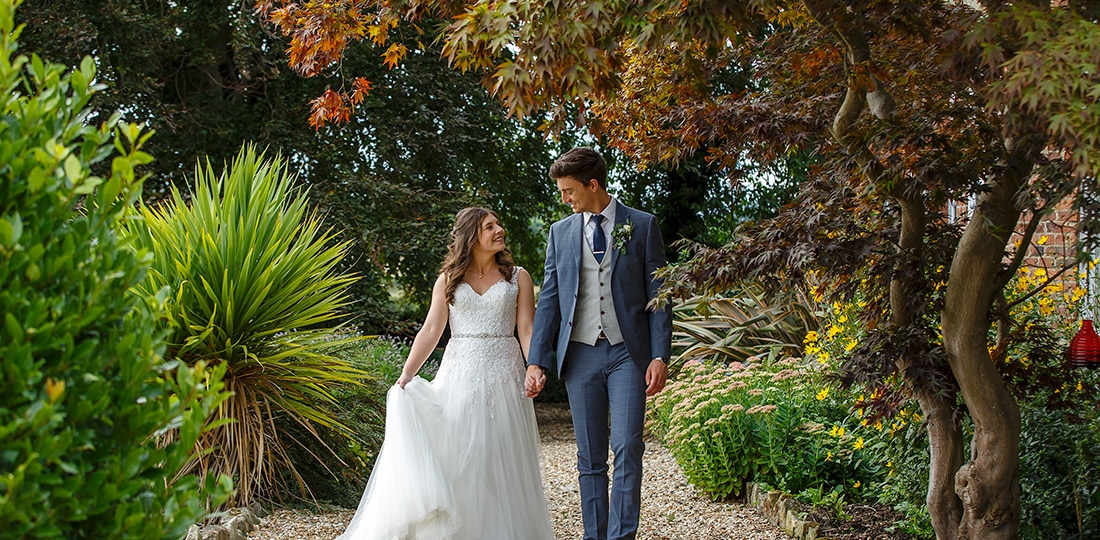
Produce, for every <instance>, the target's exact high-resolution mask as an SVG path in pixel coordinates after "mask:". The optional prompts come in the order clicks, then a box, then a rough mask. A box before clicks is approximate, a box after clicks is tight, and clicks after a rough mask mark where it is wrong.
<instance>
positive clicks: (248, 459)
mask: <svg viewBox="0 0 1100 540" xmlns="http://www.w3.org/2000/svg"><path fill="white" fill-rule="evenodd" d="M293 184H294V175H293V174H291V173H290V172H289V170H288V165H287V163H286V161H285V160H283V159H280V158H275V159H273V160H268V159H265V158H264V157H263V155H261V154H257V152H256V151H255V149H254V148H252V147H249V146H246V147H244V148H242V150H241V152H240V154H239V155H238V156H237V158H236V159H235V160H234V161H233V163H232V164H231V165H229V166H228V167H227V168H226V170H225V171H224V172H223V173H222V174H221V175H220V176H218V175H215V174H214V171H213V170H212V169H211V167H210V165H209V164H207V166H206V167H205V168H201V167H200V168H198V169H197V170H196V171H195V185H194V190H193V192H192V193H191V194H190V197H189V198H188V199H186V200H185V198H184V197H183V196H182V195H181V194H180V192H179V191H178V190H176V189H173V190H172V200H171V203H169V204H165V205H164V206H161V207H158V208H149V207H142V208H141V216H142V218H143V219H142V220H141V221H137V220H135V221H134V222H133V223H132V224H131V227H130V228H129V231H130V235H131V237H132V240H133V242H134V244H135V246H136V247H137V249H139V250H148V251H149V252H151V253H152V254H153V262H152V268H151V270H150V272H149V273H148V276H147V278H146V279H145V280H144V281H143V282H142V283H141V284H139V285H138V286H137V287H136V289H137V290H138V291H139V292H140V293H141V294H144V295H147V296H153V295H156V294H158V292H159V291H164V290H171V291H172V293H171V297H170V298H169V300H168V302H167V313H168V321H167V322H168V324H166V325H165V327H166V328H168V329H169V334H168V340H167V341H168V352H167V356H168V357H170V358H178V359H179V360H181V361H183V362H186V363H188V364H195V363H197V362H200V361H208V362H211V363H220V364H224V365H225V366H226V372H225V384H226V388H227V389H229V390H231V391H232V392H233V397H232V398H231V399H230V400H229V401H228V402H227V403H226V404H225V405H224V406H222V407H220V408H219V409H218V414H217V417H216V418H214V419H213V420H212V422H213V424H214V425H215V426H216V428H215V429H213V430H212V431H211V432H209V433H208V434H207V435H206V436H204V437H203V438H202V439H201V440H200V441H199V446H198V448H199V449H200V450H202V451H201V452H199V453H198V454H197V456H196V459H195V461H194V463H193V466H194V468H195V470H197V471H199V472H200V473H201V474H202V475H204V476H205V475H208V474H210V473H216V474H220V473H225V474H229V475H231V476H233V477H236V478H238V479H239V481H238V483H237V487H238V492H237V495H236V500H235V501H234V502H235V503H238V504H239V503H244V502H248V501H252V500H254V499H255V498H257V497H271V496H274V495H276V494H277V493H279V492H280V491H281V490H282V489H281V488H282V486H280V481H281V480H282V479H283V478H285V476H284V475H281V474H280V473H281V472H289V473H290V476H291V477H292V478H294V480H295V481H296V483H297V484H298V487H299V488H301V489H302V491H303V492H304V491H305V484H304V481H303V480H302V479H301V478H300V477H299V476H298V474H297V472H296V470H295V469H294V466H293V463H292V461H291V460H290V458H289V456H288V455H287V451H286V448H287V446H288V445H289V444H291V443H293V442H294V441H295V439H294V438H293V437H289V436H286V435H288V432H286V431H285V428H286V426H288V425H291V424H293V423H297V424H298V425H299V426H300V427H301V428H302V429H304V430H305V431H306V432H307V433H310V434H311V436H315V437H316V436H317V435H316V431H315V426H316V425H320V426H325V427H331V428H335V429H336V430H337V432H338V433H341V434H344V435H345V436H350V430H349V429H348V427H347V426H346V425H344V424H343V423H342V422H341V421H340V420H339V418H338V417H337V416H336V415H334V414H333V413H332V411H331V410H329V407H331V406H332V405H334V404H335V403H336V398H335V397H334V396H333V395H332V390H331V388H332V386H333V385H334V384H339V383H354V382H355V381H356V380H357V379H358V378H359V377H360V376H361V373H360V372H359V370H357V369H355V368H354V367H352V366H351V365H349V364H348V362H346V361H344V360H341V359H340V358H338V357H336V356H333V355H332V354H331V353H330V352H329V351H330V350H331V349H332V348H333V347H334V346H337V345H338V344H339V343H341V341H342V340H343V341H346V340H351V339H355V338H343V337H341V336H343V335H344V334H346V333H347V331H346V330H344V329H342V328H341V325H340V324H338V322H337V321H338V319H340V317H341V314H340V309H341V308H343V307H344V306H345V305H346V304H347V302H348V298H347V296H346V289H347V286H348V284H349V283H350V282H351V281H352V280H353V277H351V276H347V275H341V274H339V273H338V272H336V271H334V268H335V267H336V265H337V263H338V262H339V261H340V260H341V259H342V258H343V257H344V255H345V254H346V249H347V244H346V243H339V242H336V241H334V239H333V235H332V233H331V232H325V231H323V230H322V229H321V225H320V218H319V217H318V216H317V215H316V214H315V213H313V212H311V211H309V209H308V208H307V203H306V200H307V199H306V196H305V194H304V193H299V192H297V191H296V190H295V189H294V187H293ZM188 201H189V203H190V204H188ZM316 458H317V459H323V458H322V456H316Z"/></svg>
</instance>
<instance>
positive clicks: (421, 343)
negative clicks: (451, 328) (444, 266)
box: [397, 274, 530, 388]
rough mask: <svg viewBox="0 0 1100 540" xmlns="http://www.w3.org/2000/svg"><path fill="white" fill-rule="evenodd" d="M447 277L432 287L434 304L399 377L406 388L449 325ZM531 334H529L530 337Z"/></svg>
mask: <svg viewBox="0 0 1100 540" xmlns="http://www.w3.org/2000/svg"><path fill="white" fill-rule="evenodd" d="M446 287H447V278H446V276H444V275H443V274H439V277H438V278H436V280H435V285H434V286H433V287H432V304H431V306H430V307H429V308H428V316H427V317H426V318H425V319H424V326H421V327H420V331H419V332H417V333H416V338H415V339H413V344H412V348H410V349H409V357H408V359H406V360H405V367H404V368H402V370H401V377H400V378H398V379H397V386H400V387H401V388H405V385H406V384H408V382H409V381H411V380H412V378H413V377H414V376H415V375H416V372H418V371H420V366H423V365H424V361H425V360H427V359H428V355H430V354H432V350H433V349H435V346H436V344H437V343H439V336H441V335H443V329H444V328H446V327H447V315H448V314H449V312H450V310H449V309H448V306H447V298H446V296H445V289H446ZM529 337H530V334H528V338H529Z"/></svg>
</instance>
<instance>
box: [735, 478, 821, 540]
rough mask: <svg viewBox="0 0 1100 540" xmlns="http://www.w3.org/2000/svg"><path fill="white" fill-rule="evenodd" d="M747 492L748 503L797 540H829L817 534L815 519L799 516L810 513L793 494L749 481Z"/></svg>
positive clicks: (817, 528) (817, 524) (818, 527)
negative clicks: (772, 489)
mask: <svg viewBox="0 0 1100 540" xmlns="http://www.w3.org/2000/svg"><path fill="white" fill-rule="evenodd" d="M745 490H746V492H747V493H748V495H749V497H748V499H749V504H751V505H752V506H753V508H756V511H757V512H760V514H761V515H763V516H764V519H767V520H768V522H770V523H774V524H775V525H777V526H778V527H779V528H780V529H783V532H785V533H787V534H789V535H791V536H793V537H795V538H796V539H798V540H829V539H828V538H827V537H825V536H818V535H817V534H818V532H820V531H821V525H820V524H819V523H817V522H816V521H806V520H804V519H802V518H801V517H799V516H805V515H808V514H809V513H810V509H809V508H807V507H806V505H805V504H803V503H801V502H799V501H798V500H796V499H795V498H794V497H793V496H791V495H790V494H788V493H783V492H782V491H765V490H764V489H762V488H761V487H760V485H759V484H754V483H750V484H748V485H746V486H745Z"/></svg>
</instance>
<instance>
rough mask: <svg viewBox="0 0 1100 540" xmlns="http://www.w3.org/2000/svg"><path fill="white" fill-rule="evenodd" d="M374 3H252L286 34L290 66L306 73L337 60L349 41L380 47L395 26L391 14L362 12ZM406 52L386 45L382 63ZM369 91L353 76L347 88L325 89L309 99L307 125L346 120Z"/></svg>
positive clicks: (336, 0)
mask: <svg viewBox="0 0 1100 540" xmlns="http://www.w3.org/2000/svg"><path fill="white" fill-rule="evenodd" d="M377 7H378V5H377V3H375V2H368V1H367V0H327V1H307V2H294V1H291V0H257V2H256V11H257V13H258V14H259V15H260V16H261V17H264V18H266V19H267V20H269V21H271V23H272V24H274V25H275V28H276V29H278V30H279V31H280V32H282V33H283V35H286V36H289V37H290V46H289V47H288V48H287V56H288V59H289V64H290V67H292V68H293V69H294V70H295V71H297V72H298V73H301V74H302V75H303V76H306V77H313V76H315V75H319V74H321V73H322V72H323V71H324V70H325V69H326V68H328V67H329V66H332V65H333V64H337V63H338V62H339V61H340V59H341V58H342V57H343V55H344V53H345V52H346V50H347V48H348V46H349V45H350V44H351V43H352V42H355V41H359V40H363V39H370V40H371V41H373V42H374V43H375V44H376V45H384V44H385V43H386V41H387V38H388V31H389V30H390V29H391V28H393V27H395V26H397V17H396V16H395V15H394V14H393V13H389V12H386V11H384V10H383V11H379V12H377V13H367V10H368V9H371V8H377ZM383 7H384V6H383ZM407 52H408V50H407V48H406V47H405V46H404V45H402V44H399V43H394V44H391V45H390V46H389V47H388V48H387V49H386V51H385V53H384V54H383V59H384V62H385V63H386V65H387V66H389V67H391V68H392V67H394V66H396V65H397V63H398V62H399V61H400V60H401V59H402V58H404V56H405V54H406V53H407ZM370 91H371V82H370V81H368V80H367V79H365V78H363V77H356V78H354V79H353V80H352V82H351V84H350V88H345V86H344V85H343V84H341V87H340V88H339V89H336V90H333V89H331V88H329V89H328V90H326V91H325V93H324V94H322V95H321V96H320V97H317V98H315V99H313V100H312V101H310V107H311V114H310V117H309V123H310V125H311V126H313V127H314V128H315V129H320V128H321V127H322V126H324V125H325V124H326V123H328V122H347V121H348V120H349V119H350V118H351V114H352V112H353V110H354V109H355V107H357V106H358V105H359V104H360V103H362V101H363V99H364V98H365V97H366V96H367V94H369V93H370Z"/></svg>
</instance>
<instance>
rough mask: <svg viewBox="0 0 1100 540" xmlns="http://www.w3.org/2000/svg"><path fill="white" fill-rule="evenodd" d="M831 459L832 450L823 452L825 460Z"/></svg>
mask: <svg viewBox="0 0 1100 540" xmlns="http://www.w3.org/2000/svg"><path fill="white" fill-rule="evenodd" d="M832 460H833V453H832V452H827V453H826V454H825V461H832Z"/></svg>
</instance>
